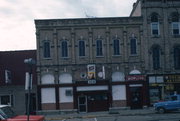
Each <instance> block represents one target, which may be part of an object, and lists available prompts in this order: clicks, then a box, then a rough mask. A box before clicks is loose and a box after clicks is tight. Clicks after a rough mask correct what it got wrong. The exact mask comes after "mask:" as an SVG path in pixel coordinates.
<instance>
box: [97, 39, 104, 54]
mask: <svg viewBox="0 0 180 121" xmlns="http://www.w3.org/2000/svg"><path fill="white" fill-rule="evenodd" d="M96 56H103V52H102V40H96Z"/></svg>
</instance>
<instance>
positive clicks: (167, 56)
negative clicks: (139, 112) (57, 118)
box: [35, 0, 180, 112]
mask: <svg viewBox="0 0 180 121" xmlns="http://www.w3.org/2000/svg"><path fill="white" fill-rule="evenodd" d="M179 11H180V1H178V0H173V1H172V0H156V1H155V0H137V2H136V3H135V4H134V5H133V10H132V12H131V15H130V16H129V17H109V18H108V17H107V18H79V19H48V20H45V19H43V20H35V25H36V37H37V78H38V95H39V96H38V103H39V109H40V110H78V111H79V112H92V111H104V110H109V109H110V108H117V107H130V108H132V109H133V108H142V107H144V106H148V105H149V104H151V103H153V102H155V101H156V99H158V100H160V99H162V98H163V97H164V96H165V95H166V94H168V93H169V94H170V93H174V92H176V93H180V92H179V90H178V85H179V84H178V83H179V81H180V80H179V72H180V70H179V69H180V54H179V53H180V49H179V48H180V46H179V44H180V41H179V40H180V22H179ZM171 75H172V76H175V78H177V79H176V81H174V82H173V83H172V82H170V81H169V80H170V79H171ZM173 78H174V77H173ZM172 85H173V86H172ZM166 89H171V90H166Z"/></svg>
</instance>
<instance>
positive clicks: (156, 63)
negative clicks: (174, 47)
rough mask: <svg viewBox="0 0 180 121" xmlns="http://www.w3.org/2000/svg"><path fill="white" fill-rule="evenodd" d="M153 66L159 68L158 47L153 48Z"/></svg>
mask: <svg viewBox="0 0 180 121" xmlns="http://www.w3.org/2000/svg"><path fill="white" fill-rule="evenodd" d="M153 68H154V69H155V70H156V69H159V68H160V49H159V48H158V47H156V48H154V49H153Z"/></svg>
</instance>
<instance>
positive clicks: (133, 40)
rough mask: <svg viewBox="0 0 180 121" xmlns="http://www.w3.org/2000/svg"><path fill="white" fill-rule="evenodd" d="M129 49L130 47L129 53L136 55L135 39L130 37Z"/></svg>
mask: <svg viewBox="0 0 180 121" xmlns="http://www.w3.org/2000/svg"><path fill="white" fill-rule="evenodd" d="M130 49H131V51H130V52H131V55H136V54H137V44H136V39H135V38H131V40H130Z"/></svg>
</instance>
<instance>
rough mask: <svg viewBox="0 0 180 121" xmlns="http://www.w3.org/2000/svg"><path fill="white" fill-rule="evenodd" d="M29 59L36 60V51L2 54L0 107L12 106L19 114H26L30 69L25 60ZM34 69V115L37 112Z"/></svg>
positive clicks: (32, 92)
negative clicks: (27, 78)
mask: <svg viewBox="0 0 180 121" xmlns="http://www.w3.org/2000/svg"><path fill="white" fill-rule="evenodd" d="M28 58H33V59H36V50H22V51H1V52H0V105H10V106H11V107H12V108H13V109H14V111H15V112H16V113H17V114H25V113H26V109H27V108H26V106H27V91H26V90H25V80H26V76H25V75H26V73H27V72H29V71H30V69H29V67H28V65H27V64H25V63H24V60H25V59H28ZM32 69H33V70H32V74H33V79H32V81H33V84H32V85H33V86H32V90H31V107H30V112H31V113H34V112H35V111H36V110H37V94H36V93H37V88H36V85H37V78H36V67H35V66H33V67H32Z"/></svg>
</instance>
